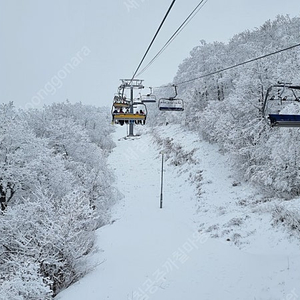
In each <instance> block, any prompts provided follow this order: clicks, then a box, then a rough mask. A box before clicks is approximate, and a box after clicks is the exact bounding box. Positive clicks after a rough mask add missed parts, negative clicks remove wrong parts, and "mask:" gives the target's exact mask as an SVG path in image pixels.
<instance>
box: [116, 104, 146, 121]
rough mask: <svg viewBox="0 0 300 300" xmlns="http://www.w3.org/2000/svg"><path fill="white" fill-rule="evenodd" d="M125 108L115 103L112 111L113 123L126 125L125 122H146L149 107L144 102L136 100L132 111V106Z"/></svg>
mask: <svg viewBox="0 0 300 300" xmlns="http://www.w3.org/2000/svg"><path fill="white" fill-rule="evenodd" d="M123 108H124V107H119V106H116V105H115V103H114V104H113V106H112V111H111V114H112V123H113V124H120V125H124V123H126V124H128V123H129V122H135V123H136V124H141V125H144V124H145V123H146V117H147V107H146V105H145V104H143V103H142V102H134V103H133V104H132V112H130V106H129V107H126V108H124V109H123Z"/></svg>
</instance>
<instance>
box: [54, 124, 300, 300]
mask: <svg viewBox="0 0 300 300" xmlns="http://www.w3.org/2000/svg"><path fill="white" fill-rule="evenodd" d="M140 131H141V132H142V135H141V136H140V137H136V138H133V139H124V138H123V137H124V136H125V134H126V132H125V127H120V128H117V131H116V133H115V134H114V139H115V141H116V144H117V147H116V148H115V149H114V151H113V153H112V154H111V155H110V157H109V164H110V167H111V168H112V169H114V171H115V174H116V187H117V188H118V189H119V190H120V191H121V193H122V194H123V195H124V197H123V198H122V199H120V201H119V203H117V204H116V205H115V206H114V209H113V212H112V219H111V223H110V224H109V225H106V226H104V227H102V228H100V229H99V230H98V231H97V237H98V245H97V246H98V248H99V251H97V252H96V253H94V254H93V256H91V257H90V264H95V263H97V266H96V267H95V268H94V269H93V270H92V271H91V272H90V273H89V274H88V275H86V276H85V277H84V278H82V279H81V280H79V281H78V282H77V283H75V284H73V285H72V286H71V287H69V288H68V289H66V290H65V291H63V292H61V293H60V294H59V295H58V296H57V297H56V299H57V300H76V299H80V300H81V299H89V300H94V299H95V300H96V299H97V300H104V299H110V300H121V299H130V300H135V299H138V300H142V299H143V300H145V299H151V300H152V299H153V300H167V299H170V300H171V299H172V300H182V299H189V300H194V299H195V300H196V299H197V300H199V299H212V300H217V299H222V300H227V299H228V300H235V299H243V300H248V299H249V300H250V299H251V300H253V299H257V300H258V299H264V300H267V299H272V300H276V299H298V298H299V296H300V288H299V282H300V272H299V271H298V270H299V268H300V256H299V242H298V241H297V240H296V239H295V238H293V237H291V236H290V235H288V233H287V232H285V231H284V228H282V227H279V226H277V227H274V226H272V219H271V214H270V211H271V208H272V205H271V204H270V203H268V202H265V201H263V200H264V199H263V197H262V196H260V195H259V194H257V191H256V190H255V189H254V188H253V187H250V186H249V185H248V184H247V183H245V182H242V181H241V180H238V178H237V177H236V176H237V175H236V174H235V173H234V171H233V170H231V168H230V166H229V164H228V163H227V160H226V157H225V156H224V155H222V154H221V153H220V152H219V151H218V149H217V148H216V146H215V145H211V144H208V143H206V142H204V141H201V140H199V138H198V137H197V136H196V135H195V134H193V133H190V132H185V131H184V130H182V129H181V128H180V127H179V126H174V125H172V126H165V127H161V128H159V131H158V132H156V133H157V134H159V135H160V137H162V138H166V137H171V138H173V142H174V143H179V144H180V145H182V147H183V148H184V149H185V150H187V151H192V150H193V149H195V150H194V155H193V159H194V160H193V162H186V163H185V164H183V165H180V166H174V165H173V164H172V163H171V159H172V153H171V154H170V155H169V157H170V158H169V159H168V160H167V161H165V164H164V189H163V208H162V209H160V208H159V200H160V177H161V154H160V151H161V150H162V148H160V147H158V146H157V145H156V143H155V141H154V139H153V137H152V135H151V134H149V133H147V132H146V129H141V130H140ZM200 171H201V172H200ZM245 202H247V205H246V204H245Z"/></svg>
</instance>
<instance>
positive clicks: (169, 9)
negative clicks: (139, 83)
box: [130, 0, 176, 82]
mask: <svg viewBox="0 0 300 300" xmlns="http://www.w3.org/2000/svg"><path fill="white" fill-rule="evenodd" d="M175 1H176V0H173V1H172V3H171V5H170V7H169V8H168V11H167V12H166V14H165V16H164V18H163V20H162V21H161V23H160V25H159V27H158V29H157V31H156V33H155V35H154V37H153V38H152V41H151V43H150V44H149V46H148V48H147V50H146V52H145V54H144V56H143V58H142V60H141V61H140V63H139V65H138V67H137V68H136V70H135V72H134V74H133V76H132V78H131V81H130V82H132V81H133V80H134V78H135V75H136V74H137V72H138V70H139V69H140V67H141V65H142V63H143V61H144V59H145V57H146V56H147V54H148V52H149V50H150V48H151V46H152V44H153V43H154V41H155V39H156V37H157V35H158V33H159V31H160V30H161V28H162V26H163V24H164V22H165V20H166V19H167V16H168V15H169V13H170V11H171V9H172V7H173V5H174V3H175Z"/></svg>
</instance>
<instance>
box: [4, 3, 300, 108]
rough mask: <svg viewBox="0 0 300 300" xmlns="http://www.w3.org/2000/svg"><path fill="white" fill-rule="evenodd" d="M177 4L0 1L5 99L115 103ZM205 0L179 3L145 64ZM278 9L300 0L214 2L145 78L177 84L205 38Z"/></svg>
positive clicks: (291, 9) (294, 11)
mask: <svg viewBox="0 0 300 300" xmlns="http://www.w3.org/2000/svg"><path fill="white" fill-rule="evenodd" d="M171 2H172V1H171V0H105V1H104V0H51V1H50V0H26V1H24V0H0V41H1V47H0V64H1V68H0V102H1V103H3V102H8V101H14V103H15V105H16V106H17V107H22V108H24V107H35V106H36V105H42V104H47V103H51V102H54V101H55V102H60V101H64V100H66V99H69V101H71V102H78V101H81V102H82V103H84V104H93V105H96V106H103V105H105V106H110V105H111V103H112V99H113V95H114V93H115V92H116V91H117V88H118V86H119V84H120V81H119V79H120V78H130V77H131V76H132V75H133V73H134V71H135V69H136V67H137V65H138V64H139V62H140V60H141V58H142V56H143V55H144V53H145V51H146V49H147V47H148V45H149V43H150V41H151V39H152V37H153V36H154V33H155V32H156V30H157V28H158V26H159V24H160V22H161V20H162V18H163V16H164V15H165V13H166V11H167V9H168V7H169V5H170V4H171ZM199 2H200V0H177V1H176V2H175V5H174V7H173V9H172V11H171V13H170V15H169V17H168V19H167V20H166V23H165V25H164V26H163V28H162V30H161V32H160V34H159V36H158V38H157V39H156V41H155V44H154V45H153V47H152V48H151V51H150V53H149V55H148V56H147V58H146V60H145V64H144V66H145V65H146V64H147V62H148V61H149V60H150V59H151V58H152V57H153V56H154V55H155V54H156V53H157V52H158V51H159V50H160V49H161V47H162V46H163V45H164V44H165V42H166V41H167V40H168V39H169V38H170V37H171V35H172V34H173V33H174V32H175V30H176V29H177V28H178V26H179V25H180V24H181V23H182V22H183V21H184V19H185V18H186V17H187V16H188V14H189V13H190V12H191V11H192V10H193V9H194V8H195V7H196V5H197V4H198V3H199ZM278 14H283V15H286V14H289V15H290V16H291V17H294V16H300V3H299V0H286V1H282V0H227V1H226V0H208V1H207V3H206V4H205V5H204V6H203V8H202V9H201V10H200V11H199V12H198V14H197V15H196V16H195V18H194V19H193V20H192V21H191V22H190V23H189V24H188V25H187V26H186V27H185V28H184V30H183V31H182V32H181V33H180V35H178V37H177V38H176V39H175V40H174V42H172V44H171V45H170V46H169V47H168V48H167V49H166V50H165V52H164V53H163V54H162V55H161V56H160V57H159V58H158V59H157V60H156V61H155V63H154V64H152V65H151V67H150V68H149V69H148V70H147V71H146V72H145V73H144V74H143V75H142V76H141V79H144V80H145V81H144V84H145V86H159V85H162V84H166V83H168V82H171V81H172V79H173V77H174V75H175V74H176V71H177V67H178V65H179V64H180V63H181V62H182V61H183V59H184V58H186V57H188V56H189V52H190V50H192V48H193V47H195V46H197V45H198V44H199V41H200V40H206V41H207V42H213V41H222V42H228V41H229V39H230V38H231V37H232V36H233V35H234V34H238V33H240V32H242V31H244V30H247V29H249V30H252V29H254V28H256V27H260V26H261V25H262V24H263V23H264V22H265V21H266V20H269V19H271V20H272V19H274V18H275V17H276V15H278ZM145 92H148V90H146V91H145Z"/></svg>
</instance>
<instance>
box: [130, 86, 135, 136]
mask: <svg viewBox="0 0 300 300" xmlns="http://www.w3.org/2000/svg"><path fill="white" fill-rule="evenodd" d="M130 113H131V114H133V86H131V87H130ZM133 123H134V121H133V120H129V136H133Z"/></svg>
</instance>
